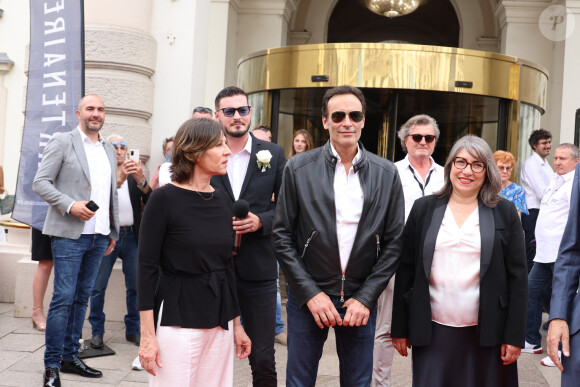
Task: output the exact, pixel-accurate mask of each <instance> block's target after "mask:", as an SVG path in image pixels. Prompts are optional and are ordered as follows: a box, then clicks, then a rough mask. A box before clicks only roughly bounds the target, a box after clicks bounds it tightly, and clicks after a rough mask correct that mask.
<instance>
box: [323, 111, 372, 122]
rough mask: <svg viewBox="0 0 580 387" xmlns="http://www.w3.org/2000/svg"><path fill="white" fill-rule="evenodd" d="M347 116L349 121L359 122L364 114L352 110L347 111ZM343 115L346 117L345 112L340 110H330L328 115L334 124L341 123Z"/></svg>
mask: <svg viewBox="0 0 580 387" xmlns="http://www.w3.org/2000/svg"><path fill="white" fill-rule="evenodd" d="M348 116H349V117H350V120H351V121H354V122H361V121H362V119H363V117H364V116H365V115H364V114H363V112H361V111H354V112H348ZM345 117H346V113H345V112H341V111H336V112H332V114H331V115H330V119H331V120H332V122H334V123H335V124H338V123H341V122H342V120H344V118H345Z"/></svg>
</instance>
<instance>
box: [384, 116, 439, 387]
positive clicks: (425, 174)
mask: <svg viewBox="0 0 580 387" xmlns="http://www.w3.org/2000/svg"><path fill="white" fill-rule="evenodd" d="M439 133H440V132H439V127H438V125H437V122H436V121H435V119H434V118H433V117H430V116H428V115H426V114H419V115H416V116H413V117H411V118H409V120H408V121H407V122H405V123H404V124H403V126H401V129H400V130H399V133H398V137H399V140H401V147H402V148H403V151H404V152H405V153H407V156H405V158H404V159H403V160H400V161H397V162H396V163H395V165H396V166H397V169H398V171H399V175H400V177H401V183H402V185H403V194H404V196H405V221H406V220H407V216H409V212H411V207H413V203H414V202H415V200H417V199H419V198H420V197H423V196H426V195H431V194H433V192H436V191H438V190H440V189H441V188H443V167H442V166H440V165H439V164H437V163H435V161H434V160H433V157H431V155H432V154H433V151H434V150H435V144H436V143H437V139H438V138H439ZM394 289H395V277H393V278H392V279H391V280H390V281H389V285H388V286H387V288H386V289H385V290H384V292H383V293H382V294H381V297H379V301H378V302H377V329H376V333H375V349H374V354H373V386H390V385H391V367H392V365H393V356H394V354H395V348H394V347H393V342H392V340H391V320H392V315H393V291H394Z"/></svg>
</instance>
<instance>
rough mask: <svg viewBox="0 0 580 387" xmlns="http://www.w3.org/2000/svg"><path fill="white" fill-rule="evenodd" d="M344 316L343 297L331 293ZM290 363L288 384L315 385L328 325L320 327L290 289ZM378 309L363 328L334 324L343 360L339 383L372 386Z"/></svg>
mask: <svg viewBox="0 0 580 387" xmlns="http://www.w3.org/2000/svg"><path fill="white" fill-rule="evenodd" d="M330 299H331V301H332V302H333V304H334V306H335V308H336V310H337V311H338V313H339V314H340V317H341V318H344V315H345V313H346V309H344V308H342V307H341V306H342V304H343V303H342V302H340V297H338V296H330ZM286 310H287V311H288V363H287V364H286V386H287V387H308V386H314V385H315V384H316V375H317V373H318V362H319V361H320V357H321V356H322V348H323V347H324V342H325V341H326V338H327V337H328V327H324V328H323V329H320V328H319V327H318V325H316V323H315V322H314V317H312V314H311V313H310V310H309V309H308V307H307V306H306V305H305V306H304V307H302V308H299V307H298V304H297V303H296V299H295V298H294V296H293V295H292V291H291V289H288V303H287V304H286ZM376 313H377V312H376V308H373V310H372V311H371V315H370V318H369V321H368V323H367V325H364V326H363V325H361V326H360V327H342V326H335V327H334V334H335V336H336V352H337V354H338V359H339V362H340V385H341V386H342V387H346V386H370V384H371V378H372V373H373V346H374V343H375V324H376Z"/></svg>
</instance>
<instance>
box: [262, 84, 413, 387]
mask: <svg viewBox="0 0 580 387" xmlns="http://www.w3.org/2000/svg"><path fill="white" fill-rule="evenodd" d="M365 109H366V103H365V99H364V95H363V94H362V92H361V91H360V90H359V89H357V88H355V87H351V86H339V87H335V88H333V89H330V90H328V91H327V92H326V94H325V95H324V97H323V100H322V123H323V125H324V128H325V129H327V130H328V131H329V134H330V141H329V142H327V143H326V145H324V146H323V147H321V148H317V149H314V150H312V151H310V152H306V153H303V154H299V155H296V156H294V157H292V158H291V159H290V160H289V161H288V163H287V164H286V168H285V169H284V175H283V181H282V187H281V189H280V194H279V198H278V203H277V207H276V217H275V221H274V226H273V236H272V243H273V246H274V250H275V253H276V258H277V259H278V261H279V262H280V265H281V266H282V268H283V270H284V273H285V274H286V278H287V280H288V282H289V284H290V289H289V292H288V304H287V311H288V363H287V370H286V378H287V379H286V380H287V386H314V384H315V382H316V374H317V370H318V361H319V360H320V356H321V355H322V348H323V345H324V342H325V341H326V337H327V335H328V327H330V326H332V327H334V329H335V335H336V341H337V352H338V355H339V360H340V373H341V375H340V380H341V385H342V386H345V385H357V386H358V385H365V386H368V385H370V383H371V376H372V362H373V360H372V354H373V344H374V333H375V318H376V308H375V304H376V301H377V299H378V297H379V295H380V294H381V292H382V291H383V290H384V289H385V287H386V286H387V283H388V282H389V280H390V278H391V277H392V275H393V274H394V273H395V271H396V270H397V266H398V261H399V257H400V254H401V248H402V239H401V234H402V231H403V226H404V221H405V203H404V199H403V190H402V186H401V181H400V179H399V175H398V172H397V169H396V167H395V166H394V164H392V163H391V162H390V161H387V160H385V159H383V158H381V157H378V156H376V155H374V154H371V153H369V152H367V151H366V150H365V149H364V147H363V146H362V144H361V143H360V142H359V141H358V140H359V139H360V136H361V131H362V128H363V127H364V121H365V119H364V114H365ZM305 305H306V307H307V308H306V307H304V306H305Z"/></svg>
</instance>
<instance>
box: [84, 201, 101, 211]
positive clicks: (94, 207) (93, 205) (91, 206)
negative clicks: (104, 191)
mask: <svg viewBox="0 0 580 387" xmlns="http://www.w3.org/2000/svg"><path fill="white" fill-rule="evenodd" d="M85 206H86V207H87V208H88V209H89V210H91V211H93V212H96V211H97V210H98V209H99V206H98V205H97V203H95V202H93V201H92V200H91V201H90V202H88V203H87V204H85Z"/></svg>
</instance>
